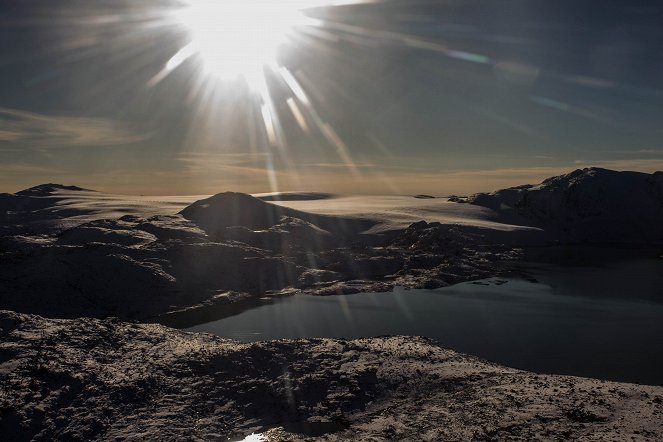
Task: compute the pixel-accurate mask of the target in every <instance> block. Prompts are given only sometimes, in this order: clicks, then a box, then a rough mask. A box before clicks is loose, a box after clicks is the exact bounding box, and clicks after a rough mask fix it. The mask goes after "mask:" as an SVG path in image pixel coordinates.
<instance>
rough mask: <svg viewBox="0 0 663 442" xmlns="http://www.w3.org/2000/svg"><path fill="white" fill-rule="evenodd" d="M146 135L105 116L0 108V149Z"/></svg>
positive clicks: (109, 142)
mask: <svg viewBox="0 0 663 442" xmlns="http://www.w3.org/2000/svg"><path fill="white" fill-rule="evenodd" d="M148 137H149V134H145V133H139V132H137V131H136V130H134V129H133V128H132V127H131V126H130V125H128V124H126V123H122V122H119V121H115V120H110V119H106V118H86V117H68V116H59V115H43V114H37V113H34V112H27V111H22V110H17V109H8V108H0V150H3V151H7V150H10V151H11V150H17V146H20V147H22V148H26V147H28V148H31V149H33V150H45V149H50V148H58V147H95V146H121V145H127V144H132V143H136V142H139V141H143V140H145V139H147V138H148Z"/></svg>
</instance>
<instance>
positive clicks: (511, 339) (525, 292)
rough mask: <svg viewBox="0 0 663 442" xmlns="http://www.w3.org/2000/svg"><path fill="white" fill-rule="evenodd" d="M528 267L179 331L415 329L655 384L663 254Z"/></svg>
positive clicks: (443, 339) (662, 375)
mask: <svg viewBox="0 0 663 442" xmlns="http://www.w3.org/2000/svg"><path fill="white" fill-rule="evenodd" d="M528 275H529V279H522V278H517V277H510V278H491V279H487V280H482V281H475V282H470V283H462V284H458V285H454V286H451V287H445V288H441V289H436V290H406V289H402V288H397V289H395V290H394V291H393V292H388V293H361V294H353V295H338V296H326V297H315V296H306V295H299V296H291V297H282V298H275V299H268V300H260V301H252V304H251V305H249V306H247V307H250V308H247V309H245V310H242V308H243V307H240V309H239V310H238V311H239V313H237V314H234V315H233V316H227V317H224V318H221V319H218V320H214V321H210V322H206V323H203V324H199V325H196V326H193V327H190V328H188V330H189V331H197V332H210V333H214V334H217V335H219V336H223V337H228V338H233V339H237V340H240V341H247V342H250V341H257V340H267V339H281V338H288V339H294V338H312V337H330V338H358V337H368V336H380V335H419V336H426V337H429V338H433V339H435V340H437V341H439V342H440V343H441V344H442V345H444V346H447V347H450V348H452V349H454V350H457V351H460V352H463V353H468V354H472V355H476V356H479V357H481V358H485V359H489V360H492V361H494V362H498V363H500V364H503V365H507V366H511V367H516V368H522V369H526V370H530V371H534V372H540V373H557V374H571V375H579V376H588V377H594V378H600V379H611V380H620V381H627V382H640V383H647V384H663V369H662V368H661V367H663V351H661V350H663V260H661V259H629V260H624V261H617V262H611V263H601V264H599V265H577V266H573V267H568V266H563V267H562V266H554V265H550V264H546V263H540V264H537V265H530V266H529V268H528Z"/></svg>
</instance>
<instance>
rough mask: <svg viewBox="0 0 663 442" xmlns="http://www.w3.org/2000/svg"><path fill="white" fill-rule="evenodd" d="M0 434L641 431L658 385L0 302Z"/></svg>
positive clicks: (647, 429)
mask: <svg viewBox="0 0 663 442" xmlns="http://www.w3.org/2000/svg"><path fill="white" fill-rule="evenodd" d="M0 385H1V386H2V388H0V439H1V440H15V441H28V440H37V441H40V440H73V441H78V440H124V439H129V440H139V439H149V440H228V439H230V440H241V439H242V438H244V437H246V436H248V435H249V434H251V433H253V432H256V433H266V434H265V436H270V437H272V438H273V439H268V440H305V439H306V440H310V439H311V438H317V439H320V440H431V441H432V440H436V441H437V440H641V441H657V440H661V438H663V419H661V417H663V387H654V386H639V385H629V384H620V383H615V382H606V381H597V380H592V379H583V378H577V377H570V376H554V375H537V374H533V373H528V372H524V371H519V370H515V369H510V368H506V367H501V366H498V365H495V364H491V363H488V362H485V361H482V360H479V359H477V358H474V357H472V356H467V355H463V354H460V353H456V352H454V351H452V350H449V349H446V348H443V347H441V346H439V345H438V344H436V343H434V342H432V341H429V340H426V339H423V338H414V337H402V336H401V337H385V338H370V339H359V340H353V341H344V340H332V339H311V340H300V341H270V342H260V343H254V344H240V343H237V342H234V341H229V340H225V339H221V338H218V337H215V336H213V335H209V334H193V333H183V332H179V331H176V330H173V329H168V328H166V327H162V326H157V325H146V324H132V323H124V322H121V321H118V320H117V319H110V320H95V319H77V320H48V319H43V318H40V317H37V316H31V315H22V314H17V313H13V312H6V311H5V312H3V311H0Z"/></svg>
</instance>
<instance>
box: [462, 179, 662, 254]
mask: <svg viewBox="0 0 663 442" xmlns="http://www.w3.org/2000/svg"><path fill="white" fill-rule="evenodd" d="M468 201H469V203H470V204H474V205H478V206H483V207H488V208H490V209H493V210H495V211H497V212H499V213H501V214H503V215H505V216H514V217H520V218H521V219H522V221H521V222H523V223H532V224H534V225H537V226H541V227H543V228H544V229H546V231H547V232H548V236H549V239H553V240H560V241H571V242H605V243H628V242H635V243H650V242H658V241H662V240H663V172H656V173H654V174H646V173H639V172H617V171H612V170H607V169H600V168H587V169H579V170H576V171H574V172H571V173H569V174H566V175H561V176H557V177H552V178H548V179H547V180H545V181H543V182H542V183H541V184H538V185H536V186H533V185H524V186H518V187H512V188H509V189H503V190H498V191H496V192H492V193H479V194H476V195H473V196H472V197H470V198H469V200H468Z"/></svg>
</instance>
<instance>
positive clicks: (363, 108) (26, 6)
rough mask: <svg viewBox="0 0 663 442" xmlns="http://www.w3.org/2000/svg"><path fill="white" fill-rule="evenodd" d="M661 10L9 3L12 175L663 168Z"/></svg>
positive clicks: (465, 190)
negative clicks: (593, 167) (594, 167)
mask: <svg viewBox="0 0 663 442" xmlns="http://www.w3.org/2000/svg"><path fill="white" fill-rule="evenodd" d="M240 4H241V5H244V6H238V5H240ZM228 5H230V6H228ZM245 5H249V7H248V9H247V6H245ZM661 23H663V3H661V2H656V1H650V2H645V1H628V2H626V1H615V0H602V1H582V0H577V1H564V0H555V1H544V0H540V1H499V0H490V1H488V0H486V1H479V0H442V1H424V0H386V1H379V0H378V1H375V0H372V1H365V2H355V1H345V2H329V1H328V2H325V1H320V0H310V1H309V2H308V3H307V0H283V1H281V2H268V1H264V0H245V1H244V2H243V3H241V2H237V1H236V0H225V1H218V2H213V1H212V0H181V1H178V0H149V1H148V0H131V1H130V0H94V1H92V0H86V1H83V0H58V1H57V2H56V1H53V0H4V1H3V2H2V3H0V55H1V57H0V191H2V192H15V191H18V190H20V189H23V188H26V187H30V186H33V185H36V184H39V183H44V182H57V183H62V184H69V185H79V186H83V187H87V188H93V189H97V190H101V191H107V192H113V193H125V194H161V195H176V194H179V195H181V194H210V193H217V192H222V191H227V190H233V191H240V192H249V193H256V192H269V191H296V190H306V191H325V192H338V193H366V194H384V193H393V194H413V193H427V194H432V195H448V194H461V195H464V194H470V193H474V192H478V191H486V190H494V189H497V188H502V187H507V186H511V185H517V184H524V183H535V182H539V181H541V180H542V179H543V178H546V177H549V176H552V175H556V174H559V173H565V172H569V171H571V170H573V169H576V168H580V167H587V166H600V167H607V168H612V169H618V170H639V171H645V172H653V171H656V170H663V124H662V122H663V44H662V43H661V42H663V26H661V25H660V24H661ZM277 33H278V35H277ZM258 65H259V66H258Z"/></svg>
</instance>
